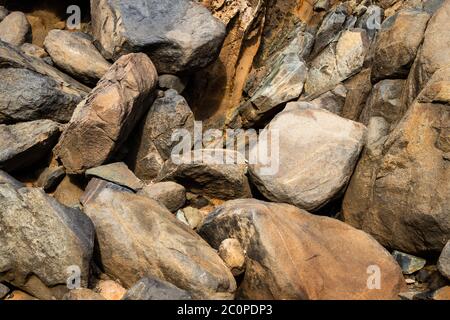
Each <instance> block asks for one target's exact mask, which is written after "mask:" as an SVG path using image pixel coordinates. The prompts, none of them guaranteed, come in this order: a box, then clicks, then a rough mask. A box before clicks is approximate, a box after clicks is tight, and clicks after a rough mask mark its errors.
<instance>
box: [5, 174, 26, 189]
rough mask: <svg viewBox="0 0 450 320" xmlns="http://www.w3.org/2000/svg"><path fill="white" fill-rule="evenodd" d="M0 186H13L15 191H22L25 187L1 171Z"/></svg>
mask: <svg viewBox="0 0 450 320" xmlns="http://www.w3.org/2000/svg"><path fill="white" fill-rule="evenodd" d="M0 184H9V185H10V186H12V187H13V188H15V189H20V188H23V187H25V185H24V184H23V183H22V182H20V181H18V180H16V179H14V178H13V177H11V176H10V175H9V174H7V173H6V172H4V171H2V170H0Z"/></svg>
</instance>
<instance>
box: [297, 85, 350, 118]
mask: <svg viewBox="0 0 450 320" xmlns="http://www.w3.org/2000/svg"><path fill="white" fill-rule="evenodd" d="M346 96H347V89H346V88H345V86H344V85H342V84H339V85H338V86H337V87H336V88H334V89H333V90H330V91H327V92H325V93H323V94H321V95H320V96H318V97H317V98H315V99H312V100H310V101H308V102H309V103H310V104H312V105H314V106H316V107H317V108H322V109H325V110H328V111H330V112H332V113H334V114H337V115H341V113H342V110H343V108H344V104H345V100H346ZM299 101H302V100H301V99H300V100H299Z"/></svg>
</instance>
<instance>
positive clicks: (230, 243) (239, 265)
mask: <svg viewBox="0 0 450 320" xmlns="http://www.w3.org/2000/svg"><path fill="white" fill-rule="evenodd" d="M218 253H219V256H220V257H221V258H222V260H223V261H224V262H225V264H226V265H227V266H228V268H230V270H231V272H232V273H233V275H234V276H235V277H236V276H238V275H240V274H242V273H244V271H245V252H244V249H242V246H241V244H240V243H239V241H238V240H236V239H225V240H223V241H222V243H221V244H220V246H219V249H218Z"/></svg>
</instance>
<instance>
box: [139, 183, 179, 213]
mask: <svg viewBox="0 0 450 320" xmlns="http://www.w3.org/2000/svg"><path fill="white" fill-rule="evenodd" d="M138 194H139V195H142V196H146V197H149V198H150V199H153V200H156V201H158V202H159V203H160V204H162V205H163V206H165V207H166V208H167V209H169V211H171V212H176V211H177V210H178V209H180V208H181V207H182V206H184V203H185V202H186V189H185V188H184V187H183V186H182V185H180V184H178V183H175V182H172V181H167V182H159V183H153V184H149V185H147V186H145V187H144V188H143V189H142V190H141V191H139V192H138Z"/></svg>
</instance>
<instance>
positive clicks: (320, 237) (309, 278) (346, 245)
mask: <svg viewBox="0 0 450 320" xmlns="http://www.w3.org/2000/svg"><path fill="white" fill-rule="evenodd" d="M200 235H202V236H203V237H204V238H205V239H207V241H208V242H209V243H210V244H211V245H212V246H213V247H214V248H218V247H219V246H220V244H221V242H222V241H223V240H225V239H228V238H235V239H237V240H239V242H240V243H241V245H242V247H243V249H244V250H245V251H246V252H247V266H246V272H245V276H244V278H243V281H242V283H241V286H240V288H238V292H237V297H238V298H247V299H338V300H341V299H342V300H343V299H396V298H397V295H398V294H399V292H400V290H401V288H402V287H403V284H404V279H403V276H402V273H401V270H400V268H399V266H398V265H397V263H396V262H395V261H394V260H393V258H392V256H391V255H390V254H389V252H387V251H386V250H385V249H384V248H383V247H381V246H380V245H379V244H378V243H377V242H376V241H375V240H374V239H373V238H372V237H371V236H369V235H367V234H366V233H364V232H362V231H358V230H356V229H354V228H352V227H350V226H348V225H346V224H344V223H342V222H340V221H338V220H335V219H332V218H328V217H319V216H314V215H311V214H309V213H308V212H306V211H303V210H300V209H298V208H296V207H294V206H291V205H287V204H277V203H268V202H262V201H258V200H254V199H251V200H234V201H229V202H227V203H225V204H224V205H223V206H221V207H219V208H217V209H216V210H215V211H213V212H212V213H211V214H210V215H209V216H208V218H207V219H206V221H205V223H204V224H203V227H202V228H201V230H200Z"/></svg>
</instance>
